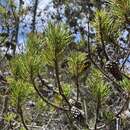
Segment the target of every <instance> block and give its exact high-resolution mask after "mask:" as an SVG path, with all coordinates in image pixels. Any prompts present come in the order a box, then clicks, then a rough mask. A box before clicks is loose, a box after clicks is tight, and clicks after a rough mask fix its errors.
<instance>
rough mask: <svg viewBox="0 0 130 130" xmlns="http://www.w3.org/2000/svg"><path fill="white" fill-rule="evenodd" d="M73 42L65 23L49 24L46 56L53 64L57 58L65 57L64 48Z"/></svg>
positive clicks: (46, 35)
mask: <svg viewBox="0 0 130 130" xmlns="http://www.w3.org/2000/svg"><path fill="white" fill-rule="evenodd" d="M70 42H71V35H70V33H69V30H68V29H67V27H66V26H65V25H64V24H57V25H54V24H52V23H49V24H48V27H47V28H46V32H45V45H44V46H45V48H44V49H45V50H44V58H45V61H46V63H47V64H48V65H51V66H53V65H54V61H55V60H59V59H62V58H63V54H64V50H65V48H66V47H67V45H68V44H69V43H70Z"/></svg>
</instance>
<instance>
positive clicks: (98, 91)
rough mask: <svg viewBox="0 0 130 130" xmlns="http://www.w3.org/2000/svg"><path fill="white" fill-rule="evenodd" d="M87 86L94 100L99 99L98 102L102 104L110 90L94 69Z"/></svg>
mask: <svg viewBox="0 0 130 130" xmlns="http://www.w3.org/2000/svg"><path fill="white" fill-rule="evenodd" d="M88 84H89V87H90V90H91V92H92V95H93V96H94V97H95V99H100V102H101V103H103V102H104V101H105V98H106V97H107V96H108V95H109V92H110V88H109V86H108V84H107V83H106V82H105V81H104V80H103V78H102V74H101V73H100V72H99V71H98V70H96V69H95V70H93V71H92V72H91V75H90V77H89V79H88Z"/></svg>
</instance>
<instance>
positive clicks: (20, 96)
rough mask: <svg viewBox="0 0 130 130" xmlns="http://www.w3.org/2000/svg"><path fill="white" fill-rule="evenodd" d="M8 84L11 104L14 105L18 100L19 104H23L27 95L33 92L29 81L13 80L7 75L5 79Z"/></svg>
mask: <svg viewBox="0 0 130 130" xmlns="http://www.w3.org/2000/svg"><path fill="white" fill-rule="evenodd" d="M7 81H8V83H9V84H10V92H11V100H12V104H13V105H16V104H17V102H18V101H19V102H20V103H21V104H24V102H25V101H26V99H27V97H28V96H29V95H30V94H32V93H33V92H34V90H33V87H32V85H31V84H30V83H28V82H25V81H23V80H20V79H19V80H14V79H13V78H11V77H9V78H8V79H7Z"/></svg>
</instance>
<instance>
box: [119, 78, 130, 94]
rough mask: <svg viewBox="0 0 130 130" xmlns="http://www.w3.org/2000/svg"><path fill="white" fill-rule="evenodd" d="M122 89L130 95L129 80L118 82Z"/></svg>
mask: <svg viewBox="0 0 130 130" xmlns="http://www.w3.org/2000/svg"><path fill="white" fill-rule="evenodd" d="M120 83H121V85H122V87H123V89H124V90H125V91H126V92H127V93H130V80H129V79H127V78H124V79H123V81H121V82H120Z"/></svg>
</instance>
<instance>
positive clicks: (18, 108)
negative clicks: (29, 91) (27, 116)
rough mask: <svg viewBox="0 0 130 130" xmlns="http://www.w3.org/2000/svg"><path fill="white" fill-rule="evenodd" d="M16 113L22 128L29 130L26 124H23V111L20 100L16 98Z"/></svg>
mask: <svg viewBox="0 0 130 130" xmlns="http://www.w3.org/2000/svg"><path fill="white" fill-rule="evenodd" d="M17 101H18V102H17V111H18V114H19V116H20V118H21V122H22V124H23V127H24V128H25V129H26V130H29V128H28V127H27V125H26V123H25V120H24V116H23V111H22V106H21V105H20V100H19V97H18V100H17Z"/></svg>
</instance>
